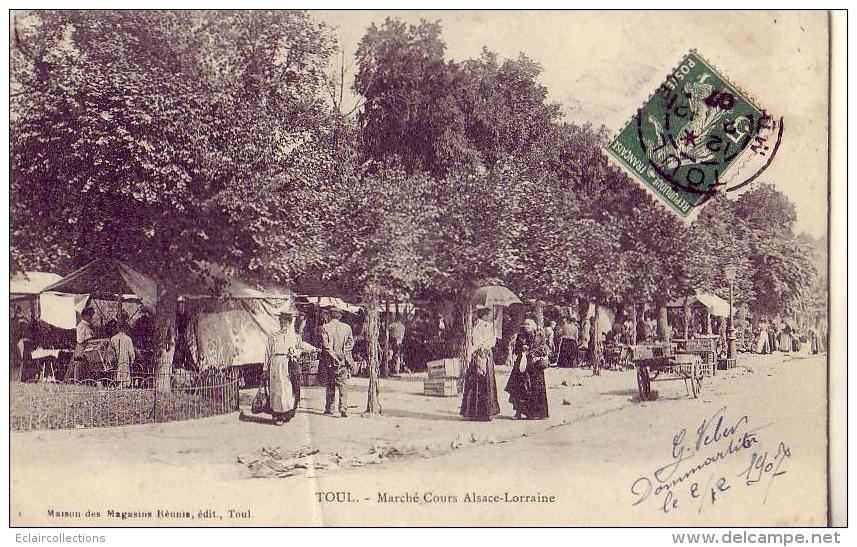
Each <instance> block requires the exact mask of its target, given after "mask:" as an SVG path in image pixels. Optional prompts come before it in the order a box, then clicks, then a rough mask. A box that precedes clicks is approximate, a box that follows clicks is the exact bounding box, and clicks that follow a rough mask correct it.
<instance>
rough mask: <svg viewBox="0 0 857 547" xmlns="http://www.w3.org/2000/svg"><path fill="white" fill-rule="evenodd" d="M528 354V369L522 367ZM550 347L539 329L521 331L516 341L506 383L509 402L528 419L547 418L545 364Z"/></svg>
mask: <svg viewBox="0 0 857 547" xmlns="http://www.w3.org/2000/svg"><path fill="white" fill-rule="evenodd" d="M525 351H526V353H527V368H526V370H525V371H524V372H521V370H520V364H521V357H522V356H523V355H524V353H525ZM547 355H548V349H547V346H546V345H545V337H544V334H542V333H541V332H539V331H534V332H529V333H528V332H521V333H520V334H519V335H518V339H517V341H516V342H515V349H514V360H513V361H512V362H513V367H512V374H511V375H510V376H509V381H508V382H507V383H506V391H507V392H508V393H509V402H510V403H512V407H513V408H514V409H515V411H516V412H519V413H521V414H522V415H524V416H526V417H527V418H528V419H538V418H547V417H548V396H547V389H546V387H545V365H546V363H547Z"/></svg>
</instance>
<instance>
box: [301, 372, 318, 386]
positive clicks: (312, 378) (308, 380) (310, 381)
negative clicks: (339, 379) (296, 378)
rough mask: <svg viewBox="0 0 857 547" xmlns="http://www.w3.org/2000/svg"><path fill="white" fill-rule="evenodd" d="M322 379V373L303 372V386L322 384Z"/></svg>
mask: <svg viewBox="0 0 857 547" xmlns="http://www.w3.org/2000/svg"><path fill="white" fill-rule="evenodd" d="M321 380H322V376H321V375H320V374H317V373H316V374H313V373H306V372H301V386H320V385H321Z"/></svg>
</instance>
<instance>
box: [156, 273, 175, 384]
mask: <svg viewBox="0 0 857 547" xmlns="http://www.w3.org/2000/svg"><path fill="white" fill-rule="evenodd" d="M167 283H168V285H166V286H162V287H161V288H160V290H159V293H158V303H157V307H156V309H155V328H154V330H155V332H154V333H153V336H152V342H153V345H154V348H153V350H154V351H153V353H152V354H153V356H154V357H155V358H156V359H157V362H156V364H155V387H156V388H157V390H158V391H160V392H168V391H170V378H171V375H172V371H173V358H174V357H175V354H176V311H177V309H178V294H177V293H176V290H175V287H174V286H173V285H172V283H171V282H169V281H167Z"/></svg>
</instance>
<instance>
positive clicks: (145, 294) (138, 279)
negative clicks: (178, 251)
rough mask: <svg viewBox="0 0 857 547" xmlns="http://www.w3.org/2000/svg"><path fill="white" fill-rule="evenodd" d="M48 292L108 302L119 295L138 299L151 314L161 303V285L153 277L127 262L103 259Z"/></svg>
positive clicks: (91, 263)
mask: <svg viewBox="0 0 857 547" xmlns="http://www.w3.org/2000/svg"><path fill="white" fill-rule="evenodd" d="M44 291H45V292H54V293H65V294H88V295H90V296H91V297H93V298H99V299H104V300H116V299H117V298H118V297H119V295H135V296H136V297H137V298H139V299H140V301H141V302H142V304H143V307H144V308H146V309H147V310H149V311H151V312H153V311H154V310H155V306H156V305H157V302H158V290H157V284H156V283H155V281H154V280H153V279H152V278H151V277H149V276H147V275H145V274H143V273H141V272H140V271H138V270H136V269H134V268H133V267H131V266H130V265H128V264H126V263H125V262H122V261H119V260H109V259H101V258H100V259H96V260H93V261H92V262H90V263H89V264H87V265H86V266H84V267H83V268H80V269H78V270H75V271H74V272H72V273H70V274H68V275H67V276H65V277H64V278H62V279H60V280H59V281H57V282H56V283H53V284H51V285H49V286H48V287H46V288H45V289H44Z"/></svg>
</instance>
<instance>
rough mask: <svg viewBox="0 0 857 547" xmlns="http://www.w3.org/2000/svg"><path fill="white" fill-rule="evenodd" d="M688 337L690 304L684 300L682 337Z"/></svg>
mask: <svg viewBox="0 0 857 547" xmlns="http://www.w3.org/2000/svg"><path fill="white" fill-rule="evenodd" d="M688 338H690V305H689V304H688V303H687V299H685V301H684V339H685V340H687V339H688Z"/></svg>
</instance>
